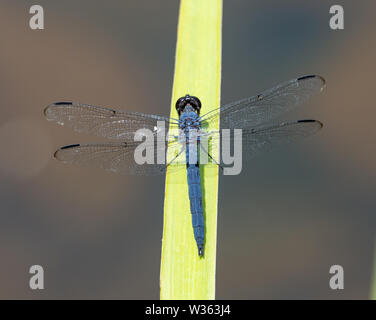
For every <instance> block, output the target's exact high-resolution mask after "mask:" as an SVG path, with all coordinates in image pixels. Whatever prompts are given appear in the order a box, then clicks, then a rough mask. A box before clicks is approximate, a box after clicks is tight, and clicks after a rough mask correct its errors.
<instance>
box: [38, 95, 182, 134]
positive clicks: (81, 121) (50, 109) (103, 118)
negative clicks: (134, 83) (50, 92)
mask: <svg viewBox="0 0 376 320" xmlns="http://www.w3.org/2000/svg"><path fill="white" fill-rule="evenodd" d="M44 114H45V116H46V118H47V120H49V121H55V122H57V123H58V124H60V125H66V126H68V127H71V128H73V129H74V130H75V131H77V132H85V133H89V134H95V135H97V136H101V137H105V138H109V139H121V140H124V139H126V138H131V139H133V137H134V134H135V132H136V131H137V130H138V129H149V130H151V131H152V132H155V133H156V132H157V128H158V121H161V122H162V121H163V122H164V123H165V126H166V127H167V126H169V125H170V123H172V124H171V125H172V126H175V124H176V126H177V121H176V120H173V119H170V118H167V117H162V116H157V115H152V114H144V113H138V112H125V111H116V110H112V109H109V108H104V107H96V106H92V105H88V104H81V103H78V102H55V103H53V104H50V105H49V106H47V107H46V108H45V109H44ZM159 127H160V126H159Z"/></svg>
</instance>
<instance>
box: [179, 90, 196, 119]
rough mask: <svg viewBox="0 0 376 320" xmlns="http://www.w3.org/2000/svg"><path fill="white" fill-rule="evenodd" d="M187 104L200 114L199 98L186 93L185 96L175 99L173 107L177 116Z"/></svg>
mask: <svg viewBox="0 0 376 320" xmlns="http://www.w3.org/2000/svg"><path fill="white" fill-rule="evenodd" d="M187 105H190V106H191V107H192V108H193V110H194V111H195V112H196V113H197V114H200V109H201V101H200V99H199V98H197V97H194V96H190V95H189V94H187V95H186V96H184V97H181V98H179V99H178V101H176V104H175V108H176V111H177V112H178V115H179V116H180V115H181V113H182V112H183V111H184V109H185V107H186V106H187Z"/></svg>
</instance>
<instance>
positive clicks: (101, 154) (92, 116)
mask: <svg viewBox="0 0 376 320" xmlns="http://www.w3.org/2000/svg"><path fill="white" fill-rule="evenodd" d="M324 87H325V80H324V79H323V78H322V77H320V76H317V75H307V76H303V77H299V78H296V79H293V80H290V81H287V82H284V83H282V84H280V85H277V86H275V87H273V88H271V89H269V90H266V91H264V92H261V93H260V94H257V95H255V96H253V97H250V98H246V99H242V100H240V101H236V102H233V103H230V104H227V105H224V106H222V107H219V108H218V109H215V110H214V111H211V112H209V113H206V114H204V115H200V110H201V101H200V99H199V98H198V97H195V96H192V95H189V94H187V95H186V96H183V97H181V98H179V99H178V100H177V102H176V106H175V107H176V111H177V113H178V116H179V118H178V119H175V118H169V117H164V116H158V115H152V114H144V113H139V112H126V111H117V110H114V109H111V108H104V107H96V106H92V105H88V104H81V103H77V102H55V103H52V104H50V105H49V106H47V107H46V108H45V110H44V114H45V116H46V118H47V120H49V121H54V122H56V123H58V124H60V125H66V126H68V127H71V128H73V129H74V130H75V131H78V132H85V133H89V134H94V135H97V136H101V137H105V138H109V139H112V140H116V141H113V142H109V143H96V144H73V145H68V146H64V147H61V148H60V149H58V150H57V151H56V152H55V154H54V157H55V158H56V159H58V160H60V161H63V162H66V163H74V164H79V165H91V166H95V167H101V168H103V169H105V170H109V171H113V172H118V173H125V174H136V175H156V174H164V173H165V172H166V171H167V170H169V171H171V172H172V173H174V172H175V171H176V170H182V169H184V170H186V173H187V182H188V196H189V200H190V208H191V215H192V226H193V234H194V238H195V240H196V243H197V248H198V255H199V256H203V254H204V240H205V226H204V213H203V205H202V191H201V177H200V168H203V167H205V166H218V167H219V168H222V169H223V168H225V167H226V165H227V163H224V162H223V161H222V160H221V159H220V158H219V157H218V154H217V155H216V156H215V155H214V153H218V152H216V150H217V149H216V148H217V147H218V145H219V143H220V142H222V143H224V142H229V140H230V139H231V137H230V136H229V135H224V134H223V132H224V131H223V130H222V129H241V130H242V131H241V142H242V158H243V159H244V160H249V159H251V158H252V157H253V156H255V155H256V154H258V153H259V152H260V151H263V150H265V149H270V147H273V146H275V145H281V144H283V143H287V142H293V141H296V140H298V139H300V138H303V137H306V136H309V135H312V134H314V133H316V132H317V131H318V130H319V129H321V128H322V126H323V125H322V123H321V122H320V121H316V120H297V121H290V122H279V123H272V122H271V120H272V119H274V118H275V117H277V116H279V115H280V114H282V113H283V112H286V111H289V110H291V109H292V108H293V107H297V106H299V105H301V104H303V103H304V102H305V101H307V100H308V99H309V98H310V97H311V96H312V95H314V94H316V93H318V92H320V91H322V90H323V89H324ZM219 119H220V130H210V128H214V127H216V124H217V123H218V121H219ZM161 123H163V124H164V125H165V126H166V127H168V128H169V129H170V131H171V132H172V133H171V132H170V131H169V132H168V134H167V137H166V138H165V139H163V143H160V142H161V140H158V139H152V140H149V141H146V140H145V141H144V140H143V139H142V137H141V139H136V138H135V136H136V135H137V133H138V132H139V130H140V129H142V130H147V132H149V133H151V135H152V136H153V137H157V136H158V135H159V134H160V132H161V126H160V125H161ZM174 129H177V130H178V132H179V133H178V134H177V133H176V132H174ZM204 138H205V141H206V144H205V148H204V147H203V145H204V144H203V143H202V140H203V139H204ZM208 141H209V142H208ZM141 144H144V146H145V144H146V147H150V148H152V149H151V150H152V152H153V155H154V156H155V157H157V156H158V155H157V153H158V152H160V151H161V150H162V151H163V152H165V150H167V152H166V154H165V159H164V160H165V161H154V162H152V163H150V162H146V163H144V164H142V165H141V164H139V163H138V162H137V161H135V152H136V150H137V148H138V147H139V146H140V145H141ZM184 151H185V152H184ZM202 154H204V155H206V156H207V157H206V158H207V159H208V161H205V162H204V161H201V160H200V159H201V157H202ZM155 157H154V158H153V159H155Z"/></svg>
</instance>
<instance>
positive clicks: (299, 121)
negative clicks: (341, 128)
mask: <svg viewBox="0 0 376 320" xmlns="http://www.w3.org/2000/svg"><path fill="white" fill-rule="evenodd" d="M297 122H298V123H302V122H314V123H317V124H318V125H320V129H321V128H322V127H323V126H324V124H323V123H322V122H321V121H318V120H312V119H304V120H298V121H297Z"/></svg>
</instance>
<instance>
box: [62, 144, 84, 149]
mask: <svg viewBox="0 0 376 320" xmlns="http://www.w3.org/2000/svg"><path fill="white" fill-rule="evenodd" d="M79 146H80V144H77V143H76V144H70V145H67V146H64V147H61V148H60V149H59V150H64V149H70V148H75V147H79Z"/></svg>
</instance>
